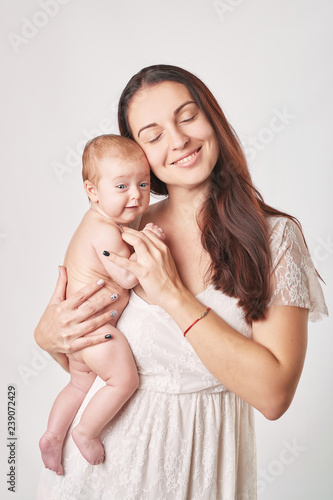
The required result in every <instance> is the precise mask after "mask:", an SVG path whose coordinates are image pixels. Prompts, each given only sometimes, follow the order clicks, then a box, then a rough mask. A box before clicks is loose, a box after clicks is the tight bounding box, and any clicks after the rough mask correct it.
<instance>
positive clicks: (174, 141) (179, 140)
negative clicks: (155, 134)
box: [169, 127, 189, 149]
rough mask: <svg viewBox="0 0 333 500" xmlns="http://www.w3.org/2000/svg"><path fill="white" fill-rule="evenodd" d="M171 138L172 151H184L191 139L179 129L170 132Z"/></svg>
mask: <svg viewBox="0 0 333 500" xmlns="http://www.w3.org/2000/svg"><path fill="white" fill-rule="evenodd" d="M169 137H170V147H171V149H183V148H184V146H186V144H187V143H188V142H189V137H188V136H187V135H186V134H184V132H183V131H182V130H180V129H179V128H178V127H175V128H174V129H172V130H170V132H169Z"/></svg>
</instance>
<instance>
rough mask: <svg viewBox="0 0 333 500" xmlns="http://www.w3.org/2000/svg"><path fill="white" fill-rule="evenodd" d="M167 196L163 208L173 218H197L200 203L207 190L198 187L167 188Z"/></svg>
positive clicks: (204, 197) (205, 196)
mask: <svg viewBox="0 0 333 500" xmlns="http://www.w3.org/2000/svg"><path fill="white" fill-rule="evenodd" d="M168 190H169V197H168V198H167V199H166V200H165V210H167V211H168V213H169V214H170V216H172V217H173V220H177V218H179V217H180V216H181V218H187V219H193V220H195V221H196V220H197V216H198V212H199V210H200V207H201V205H202V203H203V202H204V201H205V200H206V198H207V194H206V193H207V190H206V189H204V190H203V189H202V187H200V188H193V189H183V188H180V187H172V188H170V187H169V188H168Z"/></svg>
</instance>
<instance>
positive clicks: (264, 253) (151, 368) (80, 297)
mask: <svg viewBox="0 0 333 500" xmlns="http://www.w3.org/2000/svg"><path fill="white" fill-rule="evenodd" d="M119 126H120V131H121V134H123V135H126V136H128V137H131V138H133V139H134V140H135V141H136V142H137V143H138V144H139V145H140V146H141V147H142V149H143V151H144V152H145V154H146V156H147V158H148V161H149V163H150V166H151V170H152V174H151V175H152V191H153V192H154V193H158V194H163V195H166V197H165V198H164V199H163V200H162V201H160V202H159V203H156V204H154V205H152V206H151V207H150V208H149V210H148V211H147V212H146V214H144V216H143V218H142V220H141V223H140V226H144V225H145V224H146V223H147V222H154V223H155V224H157V225H158V226H160V227H162V228H163V230H164V232H165V235H166V239H165V243H163V242H161V241H159V240H158V238H156V237H155V235H154V234H152V233H151V234H149V233H148V232H146V234H142V233H139V232H137V231H135V230H134V229H125V231H124V233H123V238H124V240H125V241H126V242H127V243H129V244H130V245H132V246H133V247H134V248H135V250H136V252H137V255H138V260H137V262H135V263H134V262H130V261H128V260H126V259H123V258H121V257H119V256H117V255H114V254H110V255H109V257H107V258H109V259H110V260H111V261H112V262H114V263H116V264H118V265H119V266H121V267H124V268H125V269H129V270H130V271H132V272H133V273H134V274H135V275H136V276H137V278H138V279H139V283H140V284H139V285H138V286H137V287H136V288H135V290H134V291H133V292H132V294H131V297H130V302H129V304H128V306H127V308H126V309H125V311H124V313H123V314H122V316H121V318H120V320H119V321H118V328H119V329H120V330H121V331H122V332H123V333H124V335H125V336H126V337H127V339H128V341H129V343H130V346H131V348H132V351H133V354H134V356H135V359H136V362H137V365H138V370H139V374H140V387H139V389H138V391H137V392H136V394H135V395H134V396H133V397H132V398H131V400H130V401H129V402H128V403H126V405H125V406H124V407H123V408H122V410H121V411H120V412H119V414H118V415H117V416H116V417H115V418H114V419H113V421H112V422H111V424H110V425H109V426H108V428H107V429H106V430H105V435H104V438H103V442H104V446H105V449H106V456H107V458H106V461H105V462H104V463H103V464H101V465H99V466H96V467H94V466H91V465H89V464H88V463H87V462H85V460H84V459H82V457H81V456H80V453H79V452H78V450H77V449H76V448H75V446H74V445H73V443H72V440H71V438H70V437H69V438H68V440H67V444H66V446H65V450H64V459H63V462H64V469H65V475H64V476H63V477H62V478H59V477H56V475H55V474H51V473H47V472H45V475H44V477H43V478H42V481H41V485H40V498H55V499H60V498H61V500H66V499H71V500H73V499H83V498H96V499H116V500H120V499H121V500H130V499H131V500H134V499H135V500H139V499H140V500H162V499H163V500H199V499H200V500H208V499H210V500H212V499H224V500H231V499H238V500H239V499H248V500H253V499H255V498H256V451H255V435H254V421H253V420H254V419H253V409H252V407H255V408H257V409H258V410H259V411H260V412H261V413H262V414H263V415H265V416H266V417H267V418H268V419H272V420H274V419H277V418H279V417H280V416H281V415H282V414H283V413H284V412H285V411H286V410H287V408H288V407H289V405H290V403H291V401H292V399H293V396H294V394H295V391H296V387H297V384H298V381H299V378H300V375H301V371H302V367H303V362H304V358H305V352H306V344H307V321H308V316H310V319H314V320H315V319H319V318H320V317H321V316H322V315H326V314H327V309H326V305H325V301H324V298H323V295H322V290H321V287H320V284H319V281H318V277H317V275H316V272H315V269H314V267H313V264H312V262H311V259H310V257H309V254H308V250H307V247H306V245H305V242H304V239H303V235H302V232H301V230H300V227H299V224H298V223H297V222H296V220H295V219H293V218H292V217H291V216H289V215H287V214H284V213H282V212H279V211H277V210H275V209H273V208H271V207H269V206H267V205H266V204H265V203H264V201H263V199H262V198H261V196H260V194H259V193H258V191H257V190H256V189H255V188H254V187H253V184H252V181H251V178H250V175H249V172H248V169H247V166H246V161H245V158H244V155H243V153H242V150H241V147H240V145H239V142H238V140H237V138H236V135H235V133H234V132H233V131H232V129H231V128H230V126H229V125H228V123H227V120H226V119H225V117H224V115H223V113H222V111H221V109H220V107H219V105H218V104H217V102H216V100H215V99H214V97H213V96H212V94H211V93H210V91H209V90H208V89H207V88H206V87H205V85H204V84H203V83H202V82H201V81H200V80H199V79H197V78H196V77H195V76H194V75H192V74H190V73H188V72H187V71H185V70H183V69H181V68H177V67H174V66H166V65H159V66H151V67H148V68H145V69H143V70H142V71H141V72H139V73H138V74H137V75H135V76H134V77H133V78H132V79H131V80H130V82H129V83H128V85H127V86H126V88H125V90H124V92H123V94H122V96H121V98H120V103H119ZM105 250H108V249H105ZM65 286H66V277H65V272H64V270H63V269H62V270H61V275H60V279H59V281H58V284H57V288H56V291H55V294H54V296H53V298H52V300H51V302H50V305H49V306H48V308H47V310H46V312H45V313H44V316H43V318H42V320H41V322H40V324H39V326H38V327H37V329H36V340H37V342H38V343H39V345H41V346H42V347H43V348H44V349H46V350H47V351H49V352H51V353H55V352H65V353H66V352H73V351H75V350H78V349H81V348H82V347H85V346H87V345H88V343H89V345H91V344H93V343H98V342H102V341H103V340H104V339H102V338H99V337H98V336H96V337H95V338H93V339H91V338H82V335H84V334H86V333H88V332H92V331H94V330H95V329H96V328H97V327H98V326H100V325H101V324H104V323H106V322H107V317H106V315H105V314H104V315H103V314H100V315H99V316H98V317H97V319H96V318H95V319H94V320H89V316H90V315H92V314H93V313H95V312H96V311H98V310H101V309H102V308H103V307H105V305H106V303H107V302H106V300H107V299H105V300H104V302H103V301H97V302H96V303H95V307H94V308H91V306H87V305H85V304H84V301H85V300H86V299H88V298H90V297H91V296H92V295H93V294H94V292H95V291H96V289H97V288H98V286H97V285H95V284H91V285H89V286H88V287H85V288H84V289H83V290H82V292H80V293H79V294H76V296H72V297H71V298H70V299H68V300H64V297H65ZM82 304H83V305H82ZM184 334H185V335H184ZM99 384H100V382H98V383H96V384H95V386H94V387H93V388H92V390H91V392H90V394H89V395H88V398H87V400H89V399H90V398H91V397H92V394H93V393H94V392H96V391H97V390H98V388H99V387H100V385H99ZM81 411H82V410H81ZM79 417H80V414H79V415H78V417H77V418H79ZM74 424H75V423H74ZM52 495H53V496H52Z"/></svg>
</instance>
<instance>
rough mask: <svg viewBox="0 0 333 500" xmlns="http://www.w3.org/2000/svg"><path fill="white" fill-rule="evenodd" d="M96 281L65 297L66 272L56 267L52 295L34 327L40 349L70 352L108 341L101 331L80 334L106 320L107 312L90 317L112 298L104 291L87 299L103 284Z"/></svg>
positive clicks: (88, 331) (53, 351)
mask: <svg viewBox="0 0 333 500" xmlns="http://www.w3.org/2000/svg"><path fill="white" fill-rule="evenodd" d="M98 283H99V284H97V283H90V284H89V285H87V286H85V287H84V288H82V289H81V290H79V291H78V292H76V293H74V294H73V295H71V296H70V297H69V298H68V299H65V297H66V286H67V273H66V269H65V268H64V267H63V266H61V267H60V268H59V278H58V281H57V285H56V288H55V291H54V294H53V295H52V298H51V300H50V302H49V304H48V306H47V308H46V309H45V312H44V314H43V316H42V317H41V320H40V322H39V323H38V325H37V327H36V330H35V340H36V342H37V344H38V345H39V346H40V347H41V348H42V349H44V350H45V351H47V352H49V353H50V354H51V355H55V354H58V353H65V354H71V353H73V352H76V351H79V350H81V349H84V348H85V347H90V346H92V345H96V344H100V343H101V342H106V341H107V340H108V339H106V338H105V334H104V335H101V334H96V335H89V336H87V337H84V335H86V334H88V333H91V332H93V331H95V330H96V329H97V328H99V327H100V326H102V325H105V324H106V323H109V322H110V311H109V312H107V313H103V314H100V315H98V316H96V317H92V316H93V315H95V314H96V313H98V312H99V311H101V310H103V309H104V308H105V307H106V306H108V305H109V304H110V302H111V300H112V299H111V298H110V295H109V294H105V296H102V297H100V298H98V299H96V300H94V301H88V299H89V298H90V297H92V296H93V295H94V294H95V293H96V292H97V291H98V290H100V289H101V288H102V287H103V284H104V282H103V281H102V280H101V281H100V282H98ZM116 298H117V296H116V295H115V299H116ZM115 299H114V300H115Z"/></svg>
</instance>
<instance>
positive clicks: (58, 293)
mask: <svg viewBox="0 0 333 500" xmlns="http://www.w3.org/2000/svg"><path fill="white" fill-rule="evenodd" d="M66 286H67V271H66V268H65V267H64V266H59V276H58V280H57V284H56V287H55V290H54V293H53V295H52V297H51V300H50V304H60V302H62V301H64V300H65V298H66Z"/></svg>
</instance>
